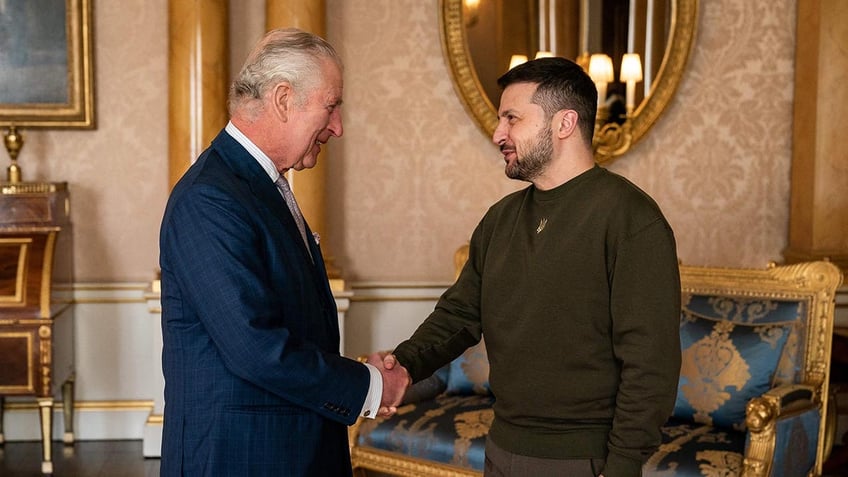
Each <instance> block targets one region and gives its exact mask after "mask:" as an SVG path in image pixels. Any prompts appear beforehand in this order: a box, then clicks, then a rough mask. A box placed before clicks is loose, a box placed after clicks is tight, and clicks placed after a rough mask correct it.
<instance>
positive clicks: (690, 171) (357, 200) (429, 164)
mask: <svg viewBox="0 0 848 477" xmlns="http://www.w3.org/2000/svg"><path fill="white" fill-rule="evenodd" d="M328 4H329V5H331V6H332V8H328V12H329V28H328V31H329V37H330V39H331V40H332V41H334V42H335V43H336V44H338V45H339V46H340V48H341V50H342V53H343V56H344V57H345V58H346V60H347V74H346V84H345V97H346V103H345V126H346V130H345V137H344V139H343V140H342V141H341V144H339V145H338V146H336V147H335V148H334V149H333V150H332V152H333V157H332V159H331V161H332V162H331V164H330V166H329V167H330V171H331V175H332V176H333V177H334V179H333V183H332V185H333V188H332V190H333V192H332V193H331V195H330V204H331V206H332V208H333V211H334V212H333V213H332V215H331V219H332V222H331V224H330V225H331V227H332V228H331V231H332V234H331V240H332V242H331V244H332V246H333V250H334V251H337V252H336V254H337V255H339V256H340V259H341V260H340V264H341V265H342V267H343V268H344V269H345V270H346V271H347V274H348V275H349V276H351V277H352V278H354V279H358V280H362V279H369V280H371V279H374V280H417V279H434V278H439V279H442V278H445V279H449V278H450V274H451V263H452V262H451V252H452V250H453V248H454V247H455V246H457V245H458V244H460V243H462V242H463V241H464V240H467V238H468V236H469V235H470V233H471V231H472V229H473V227H474V225H475V224H476V222H477V221H478V220H479V218H480V217H481V216H482V214H483V213H484V212H485V210H486V209H487V207H488V206H489V205H490V204H491V203H492V202H493V201H495V200H496V199H497V198H499V197H500V196H501V195H503V194H504V193H506V192H508V191H510V190H514V189H515V188H516V187H518V186H520V184H515V183H511V182H510V181H509V180H508V179H506V178H505V177H504V175H503V167H502V162H501V158H500V154H499V153H498V151H497V150H496V148H495V147H494V146H493V145H492V144H490V143H489V141H488V139H487V138H485V137H483V134H482V133H481V132H480V131H479V130H478V129H477V128H476V126H475V125H474V124H473V122H472V121H471V120H470V119H469V118H468V116H467V115H466V114H465V111H464V110H462V109H461V108H459V107H458V104H459V101H458V99H457V98H456V95H455V93H454V90H453V86H452V84H451V82H450V79H449V77H448V70H447V68H446V66H445V63H444V61H443V59H442V52H441V47H440V42H439V38H438V29H439V24H438V16H437V15H438V12H437V8H436V5H437V2H436V1H435V0H432V1H428V2H417V1H404V2H399V1H382V2H370V1H364V0H362V1H349V0H336V1H333V0H330V1H329V2H328ZM698 28H699V31H698V35H697V37H696V42H695V46H694V50H693V53H692V56H691V59H690V68H689V69H688V70H687V73H686V76H685V77H684V79H683V82H682V84H681V87H680V89H679V91H678V95H677V100H676V101H675V102H674V103H673V104H672V106H671V108H670V110H669V111H668V112H667V114H666V115H665V116H664V117H663V118H661V120H660V121H659V122H658V123H657V124H656V125H655V126H654V128H653V130H652V131H651V132H650V133H649V135H648V137H647V138H646V139H645V140H644V141H643V142H641V143H640V144H638V145H637V146H636V148H635V149H634V150H633V151H632V152H631V153H629V154H628V155H626V156H624V157H623V158H621V159H620V160H618V161H617V162H615V163H614V164H612V166H611V167H610V168H611V169H612V170H615V171H616V172H619V173H621V174H623V175H625V176H626V177H628V178H630V179H631V180H632V181H634V182H635V183H636V184H638V185H640V186H641V187H643V188H644V189H645V190H646V191H647V192H649V193H650V194H651V195H652V196H653V197H654V198H655V199H656V200H657V202H658V203H659V204H660V206H661V207H662V208H663V210H664V211H665V213H666V215H667V216H668V218H669V220H670V222H671V224H672V226H673V228H674V230H675V233H676V237H677V240H678V249H679V254H680V258H681V259H682V260H683V261H684V262H686V263H689V264H704V265H727V266H731V265H734V266H752V267H760V266H765V265H766V263H767V262H768V261H769V260H780V259H781V251H782V250H783V248H784V247H785V246H786V243H787V227H788V209H789V166H790V159H791V150H790V145H791V144H790V140H791V118H792V87H793V71H794V70H793V55H794V31H795V2H794V1H792V0H778V1H772V0H756V1H746V2H739V1H737V0H702V1H701V2H700V18H699V23H698ZM357 53H359V54H357Z"/></svg>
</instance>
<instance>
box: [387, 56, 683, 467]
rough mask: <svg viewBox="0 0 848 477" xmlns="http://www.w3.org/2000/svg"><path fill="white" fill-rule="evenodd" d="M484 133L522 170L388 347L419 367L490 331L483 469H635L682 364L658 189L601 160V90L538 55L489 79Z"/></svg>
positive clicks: (425, 372) (434, 365) (424, 369)
mask: <svg viewBox="0 0 848 477" xmlns="http://www.w3.org/2000/svg"><path fill="white" fill-rule="evenodd" d="M498 84H499V85H500V86H501V87H502V88H503V94H502V96H501V102H500V108H499V111H498V126H497V129H496V130H495V133H494V136H493V138H492V139H493V141H494V142H495V143H496V144H497V145H498V146H499V147H500V150H501V152H502V153H503V157H504V161H505V163H506V166H505V167H506V175H507V176H508V177H510V178H512V179H517V180H522V181H527V182H530V183H531V185H530V186H528V187H527V188H525V189H523V190H520V191H517V192H515V193H512V194H509V195H507V196H506V197H504V198H503V199H501V200H500V201H499V202H497V203H496V204H494V205H493V206H492V207H491V208H490V209H489V211H488V212H487V213H486V215H485V216H484V217H483V219H482V220H481V221H480V223H479V224H478V226H477V228H476V229H475V230H474V233H473V235H472V237H471V243H470V250H469V258H468V261H467V263H466V264H465V267H464V268H463V270H462V272H461V274H460V276H459V278H458V279H457V281H456V283H455V284H454V285H453V286H452V287H451V288H450V289H448V290H447V291H446V292H445V293H444V295H442V297H441V298H440V300H439V302H438V304H437V305H436V308H435V310H434V311H433V313H432V314H431V315H430V316H429V317H428V318H427V320H426V321H425V322H424V323H423V324H422V325H421V326H420V327H419V328H418V329H417V330H416V331H415V333H414V334H413V335H412V337H411V338H410V339H409V340H407V341H405V342H403V343H401V344H400V345H399V346H398V347H397V348H396V349H395V350H394V352H393V354H391V355H388V356H387V357H386V358H385V359H384V361H383V364H384V365H385V367H386V368H393V367H395V366H397V365H398V364H399V365H401V366H403V367H404V368H405V369H406V370H407V371H408V372H409V374H410V376H411V377H412V379H413V381H419V380H421V379H423V378H426V377H427V376H429V375H431V374H432V373H433V372H434V371H435V370H437V369H438V368H440V367H441V366H443V365H445V364H446V363H448V362H450V361H451V360H452V359H454V358H456V357H457V356H459V355H460V354H461V353H462V352H463V351H464V350H465V349H466V348H468V347H469V346H472V345H474V344H475V343H477V342H479V341H480V338H481V336H483V335H485V337H486V349H487V352H488V356H489V361H490V375H489V383H490V387H491V390H492V393H493V394H494V396H495V399H496V400H495V404H494V414H495V418H494V422H493V424H492V428H491V430H490V432H489V435H488V438H487V442H486V468H485V475H486V476H500V475H504V476H509V475H513V476H524V475H568V476H581V475H586V476H589V475H594V476H596V475H601V474H603V475H604V476H605V477H620V476H638V475H640V474H641V467H642V464H643V463H644V462H645V460H646V459H647V458H648V457H649V456H650V455H651V454H652V453H653V452H654V451H655V450H656V448H657V446H658V445H659V444H660V430H659V428H660V426H661V425H662V424H663V423H664V422H665V421H666V419H667V418H668V416H669V415H670V414H671V411H672V409H673V407H674V400H675V395H676V389H677V380H678V374H679V371H680V340H679V331H678V330H679V316H680V278H679V272H678V263H677V255H676V246H675V241H674V235H673V233H672V230H671V228H670V227H669V224H668V222H667V221H666V219H665V218H664V217H663V214H662V212H661V211H660V209H659V207H658V206H657V204H656V203H655V202H654V201H653V200H652V199H651V198H650V197H649V196H648V195H647V194H646V193H645V192H643V191H641V190H640V189H639V188H638V187H636V186H635V185H633V184H632V183H630V182H629V181H627V180H626V179H624V178H623V177H621V176H619V175H616V174H614V173H612V172H609V171H607V170H606V169H603V168H601V167H599V166H598V165H597V164H596V163H595V161H594V156H593V152H592V135H593V130H594V122H595V109H596V102H597V90H596V89H595V85H594V84H593V83H592V80H591V79H590V78H589V77H588V75H586V73H585V72H584V71H583V70H582V69H581V68H580V67H579V66H577V65H576V64H575V63H573V62H571V61H568V60H565V59H562V58H544V59H539V60H534V61H530V62H527V63H525V64H523V65H520V66H518V67H516V68H514V69H512V70H510V71H509V72H507V73H506V74H505V75H503V76H502V77H501V78H500V79H499V80H498Z"/></svg>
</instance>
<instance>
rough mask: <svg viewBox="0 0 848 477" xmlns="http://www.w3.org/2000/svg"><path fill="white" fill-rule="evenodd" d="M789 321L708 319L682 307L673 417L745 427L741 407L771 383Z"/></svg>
mask: <svg viewBox="0 0 848 477" xmlns="http://www.w3.org/2000/svg"><path fill="white" fill-rule="evenodd" d="M792 325H793V323H792V322H789V323H786V322H783V323H766V324H761V325H749V324H742V323H734V322H732V321H727V320H713V319H709V318H705V317H702V316H698V315H696V314H694V313H692V312H691V311H688V310H687V309H684V310H683V314H682V319H681V322H680V345H681V350H682V364H681V368H680V381H679V382H678V386H677V400H676V402H675V406H674V416H675V417H679V418H685V419H691V420H692V421H694V422H698V423H703V424H708V425H713V426H720V427H731V428H734V429H737V430H743V429H745V406H746V405H747V403H748V401H749V400H750V399H751V398H754V397H756V396H759V395H761V394H763V393H764V392H766V391H768V390H769V389H770V388H771V387H772V385H773V378H774V375H775V372H776V371H777V364H778V361H779V360H780V357H781V354H782V352H783V347H784V345H785V344H786V340H787V337H788V336H789V333H790V331H791V329H792V327H793V326H792Z"/></svg>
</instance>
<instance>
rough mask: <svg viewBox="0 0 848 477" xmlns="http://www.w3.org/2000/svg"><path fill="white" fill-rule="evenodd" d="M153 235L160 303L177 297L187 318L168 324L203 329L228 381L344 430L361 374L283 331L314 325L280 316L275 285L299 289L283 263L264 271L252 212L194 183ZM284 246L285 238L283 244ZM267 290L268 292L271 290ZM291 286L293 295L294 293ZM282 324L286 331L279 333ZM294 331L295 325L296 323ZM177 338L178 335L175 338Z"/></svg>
mask: <svg viewBox="0 0 848 477" xmlns="http://www.w3.org/2000/svg"><path fill="white" fill-rule="evenodd" d="M169 209H170V210H169V213H167V214H166V218H165V223H164V224H163V228H162V237H161V240H160V243H161V248H162V250H161V255H162V273H163V278H164V277H165V274H170V275H171V276H172V278H173V279H172V280H170V281H166V280H164V279H163V298H164V297H166V296H171V297H172V296H175V294H173V293H170V291H169V290H168V289H167V286H168V284H169V283H171V284H172V286H175V287H178V288H179V293H178V294H177V295H176V296H179V297H180V300H181V301H183V302H184V303H177V304H175V306H182V307H184V309H191V310H196V315H197V319H198V320H199V324H198V323H197V322H196V321H195V322H191V321H185V322H179V323H170V324H168V326H187V327H190V326H202V327H203V328H205V330H206V332H207V333H208V336H209V339H210V340H211V341H212V342H213V343H214V347H215V349H216V350H217V351H218V352H219V353H220V355H221V359H222V360H223V362H224V363H225V366H226V367H227V369H228V370H229V371H230V372H231V373H233V374H234V375H236V376H239V377H240V378H242V379H244V380H246V381H248V382H250V383H252V384H253V385H255V386H258V387H260V388H263V389H265V390H267V391H269V392H271V393H274V394H276V395H278V396H280V397H282V398H284V399H286V400H287V401H289V402H291V403H293V404H296V405H299V406H302V407H304V408H307V409H310V410H312V411H314V412H316V413H318V414H320V415H322V416H324V417H326V418H329V419H333V420H336V421H339V422H342V423H344V424H347V425H350V424H352V423H353V422H354V421H355V420H356V418H357V415H358V413H359V411H360V410H361V409H362V405H363V403H364V401H365V397H366V394H367V392H368V387H369V382H370V375H369V372H368V370H367V368H366V367H365V366H364V365H363V364H361V363H358V362H356V361H354V360H351V359H347V358H344V357H341V356H339V355H338V353H335V354H334V353H328V352H325V351H323V350H322V349H320V348H319V347H318V346H316V345H315V344H314V343H310V342H308V341H305V340H300V339H297V338H296V336H303V335H304V333H292V329H290V328H291V327H293V326H303V325H302V323H305V320H310V319H315V316H314V313H316V310H299V311H300V314H301V315H302V316H294V317H293V316H286V317H284V316H282V315H283V313H284V311H283V310H289V312H290V311H291V310H290V307H289V308H286V307H285V306H284V305H285V303H284V300H285V299H286V298H285V294H284V293H280V289H281V287H282V288H283V289H286V290H292V291H291V293H298V290H300V293H301V294H304V293H306V292H308V290H307V291H304V290H303V289H302V287H307V286H314V285H310V283H303V280H299V279H298V277H296V276H289V275H288V274H287V270H289V269H288V268H286V267H285V264H281V263H270V262H272V260H270V257H272V256H279V255H273V254H271V253H269V252H268V248H269V247H273V246H281V245H285V244H282V243H274V242H273V241H269V236H270V234H268V233H267V230H266V229H264V228H263V224H260V223H259V222H258V220H259V219H257V218H256V216H257V214H256V212H255V211H252V210H249V208H248V207H246V206H245V202H244V201H240V200H236V199H235V198H234V197H233V196H232V195H230V194H227V193H225V192H224V191H223V190H222V189H221V188H218V187H215V186H211V185H208V184H206V185H204V184H195V185H193V186H192V187H191V188H189V189H188V190H186V191H184V194H183V195H182V197H181V198H180V200H177V201H176V202H175V203H173V204H171V205H170V206H169ZM283 239H285V237H283ZM272 284H273V285H272ZM299 287H300V288H299ZM281 323H284V324H285V325H283V326H281ZM299 323H300V324H299ZM177 336H179V334H177Z"/></svg>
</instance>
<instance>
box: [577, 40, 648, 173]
mask: <svg viewBox="0 0 848 477" xmlns="http://www.w3.org/2000/svg"><path fill="white" fill-rule="evenodd" d="M589 76H590V77H591V78H592V80H593V81H594V82H595V86H596V87H597V88H598V112H597V115H596V117H595V137H594V139H593V141H592V146H593V147H594V149H595V157H596V158H598V161H599V162H604V161H605V160H607V159H609V158H611V157H615V156H618V155H621V154H623V153H624V152H626V151H627V150H628V149H630V145H631V144H632V143H633V133H632V121H631V120H632V116H633V109H634V105H635V97H636V83H637V82H638V81H642V62H641V60H640V58H639V55H638V54H636V53H627V54H625V55H624V56H623V57H622V59H621V72H620V73H619V80H620V81H621V82H622V83H624V84H625V85H626V88H627V89H626V96H625V108H626V109H625V111H626V113H625V114H624V120H623V121H620V118H610V117H609V108H608V106H607V104H606V92H607V83H609V82H611V81H613V80H614V78H615V76H614V74H613V68H612V60H611V59H610V57H609V56H607V55H603V54H595V55H592V56H591V57H590V59H589Z"/></svg>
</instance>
